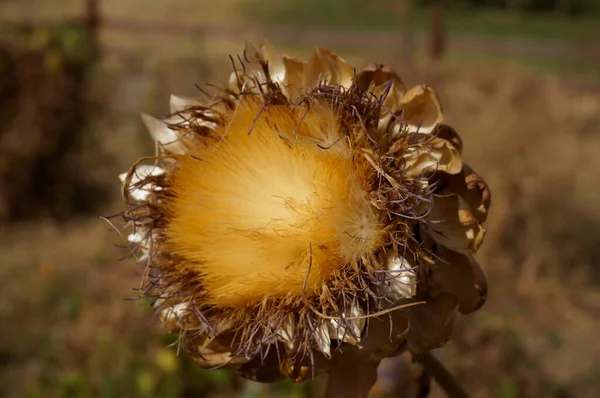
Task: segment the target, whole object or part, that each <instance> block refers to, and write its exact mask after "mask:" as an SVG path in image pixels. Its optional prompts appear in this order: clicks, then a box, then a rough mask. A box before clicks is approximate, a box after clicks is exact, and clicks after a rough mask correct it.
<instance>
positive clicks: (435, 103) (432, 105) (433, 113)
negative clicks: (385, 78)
mask: <svg viewBox="0 0 600 398" xmlns="http://www.w3.org/2000/svg"><path fill="white" fill-rule="evenodd" d="M401 107H402V120H403V121H404V122H405V123H406V124H407V125H408V130H409V131H410V132H417V133H421V134H429V133H431V132H432V131H433V130H434V129H435V127H436V126H437V125H438V123H441V122H442V121H443V120H444V115H443V113H442V106H441V104H440V100H439V99H438V96H437V94H436V93H435V91H433V89H432V88H431V87H429V86H427V85H421V86H416V87H413V88H411V89H410V90H408V91H407V92H406V94H404V97H403V98H402V101H401Z"/></svg>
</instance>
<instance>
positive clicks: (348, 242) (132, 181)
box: [121, 42, 490, 381]
mask: <svg viewBox="0 0 600 398" xmlns="http://www.w3.org/2000/svg"><path fill="white" fill-rule="evenodd" d="M143 119H144V122H145V123H146V125H147V127H148V129H149V130H150V133H151V134H152V137H153V138H154V140H155V141H156V142H157V147H158V153H157V155H156V156H155V157H152V158H144V159H142V160H141V161H139V162H138V163H136V164H135V165H134V166H133V167H132V168H131V169H130V170H129V172H127V173H125V174H123V175H121V180H122V181H123V193H124V199H125V202H126V203H127V207H126V210H125V211H124V212H123V217H124V219H125V220H126V221H127V222H128V223H129V225H130V226H132V227H133V231H132V233H131V235H129V238H128V239H129V242H130V243H131V244H132V245H134V246H135V247H136V248H137V249H139V252H140V254H141V257H140V258H139V261H141V262H143V263H144V264H146V266H147V272H146V273H145V275H144V281H143V288H144V294H145V295H147V296H151V297H154V298H155V302H154V307H155V309H156V311H157V313H158V315H159V318H160V319H161V320H162V322H163V323H164V325H165V326H166V327H167V328H168V329H169V330H171V331H173V332H175V333H178V334H179V335H180V336H181V342H182V343H183V345H184V346H185V348H186V349H187V351H188V352H189V354H190V355H191V356H192V357H194V359H195V360H196V361H197V362H198V363H199V364H200V365H202V366H204V367H209V368H212V367H220V366H230V367H235V368H237V369H238V372H239V373H240V374H241V375H242V376H244V377H248V378H251V379H254V380H259V381H273V380H278V379H280V378H284V377H289V378H291V379H293V380H296V381H300V380H304V379H306V378H310V377H312V376H314V375H316V374H317V373H320V372H323V371H330V372H331V375H332V376H331V377H332V378H335V374H336V372H337V370H336V369H343V367H344V366H348V365H347V363H348V361H346V360H343V359H342V358H347V359H351V360H350V362H352V361H354V359H355V360H356V363H361V364H362V365H360V366H370V368H373V367H375V368H376V365H377V363H378V361H379V360H381V359H382V358H384V357H386V356H393V355H396V354H398V353H401V352H402V351H404V350H407V349H408V350H411V351H412V352H423V351H427V350H430V349H433V348H436V347H439V346H441V345H443V344H444V342H445V341H446V340H447V338H448V336H449V334H450V331H451V328H452V322H453V319H454V317H455V315H456V313H457V311H460V312H463V313H468V312H471V311H474V310H476V309H478V308H479V307H480V306H481V305H482V304H483V301H484V300H485V293H486V284H485V279H484V277H483V274H482V272H481V269H480V268H479V265H478V264H477V263H476V262H475V260H474V259H473V257H472V255H473V254H474V253H475V251H476V250H477V249H478V247H479V245H480V244H481V242H482V239H483V235H484V232H485V231H484V229H483V226H482V224H483V222H484V221H485V218H486V216H487V212H488V209H489V204H490V196H489V190H488V188H487V186H486V184H485V182H484V181H483V180H482V179H481V178H480V177H479V176H478V175H477V174H475V173H474V172H473V171H472V170H471V169H470V168H469V167H468V166H467V165H465V164H464V163H463V161H462V159H461V151H462V142H461V140H460V137H459V136H458V134H457V133H456V132H455V131H454V130H453V129H452V128H451V127H449V126H447V125H444V124H442V122H443V116H442V109H441V106H440V103H439V100H438V97H437V96H436V94H435V92H434V91H433V90H432V89H431V88H430V87H429V86H426V85H422V86H417V87H414V88H411V89H410V90H407V89H406V88H405V86H404V84H403V83H402V81H401V80H400V78H399V77H398V76H397V75H396V74H395V73H394V72H393V71H392V70H391V69H389V68H388V67H385V66H382V65H377V64H373V65H371V66H368V67H366V68H365V69H363V70H362V71H359V72H356V71H355V70H354V69H353V68H352V67H351V66H350V65H348V64H347V63H346V62H345V61H344V60H343V59H341V58H340V57H338V56H337V55H335V54H333V53H331V52H329V51H327V50H324V49H320V48H318V49H316V50H315V52H314V53H313V55H312V56H311V57H310V59H309V60H308V61H307V62H302V61H299V60H297V59H295V58H292V57H288V56H283V57H280V56H278V55H277V54H276V53H275V51H274V50H273V49H272V47H271V46H270V44H269V43H268V42H266V43H265V44H264V45H263V46H262V47H261V49H260V50H256V49H255V48H253V47H252V46H250V45H248V46H247V47H246V50H245V52H244V57H241V58H239V62H237V63H234V71H233V73H232V75H231V78H230V82H229V86H228V87H224V88H221V89H220V90H219V91H218V93H217V94H216V95H215V96H208V95H206V96H203V97H200V98H180V97H172V98H171V114H170V115H169V116H167V117H165V118H163V119H155V118H152V117H150V116H147V115H144V116H143ZM352 358H354V359H352ZM357 366H358V365H357ZM370 371H371V370H369V372H370Z"/></svg>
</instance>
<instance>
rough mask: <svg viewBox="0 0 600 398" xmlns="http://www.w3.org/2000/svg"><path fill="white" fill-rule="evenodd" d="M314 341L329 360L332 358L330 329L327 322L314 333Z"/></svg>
mask: <svg viewBox="0 0 600 398" xmlns="http://www.w3.org/2000/svg"><path fill="white" fill-rule="evenodd" d="M314 333H315V334H314V341H315V344H316V345H317V348H318V349H319V350H320V351H321V352H322V353H323V355H325V356H326V357H327V358H330V357H331V339H330V338H329V327H328V325H327V323H326V322H323V323H322V324H321V325H319V327H317V328H316V330H315V332H314Z"/></svg>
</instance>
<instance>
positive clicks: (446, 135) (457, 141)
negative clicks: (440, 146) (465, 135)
mask: <svg viewBox="0 0 600 398" xmlns="http://www.w3.org/2000/svg"><path fill="white" fill-rule="evenodd" d="M433 134H434V135H435V136H436V137H438V138H441V139H443V140H446V141H448V142H449V143H451V144H452V145H453V146H454V147H455V148H456V150H457V151H458V153H459V154H462V150H463V142H462V138H460V135H458V133H457V132H456V130H454V129H453V128H452V127H450V126H448V125H447V124H440V125H438V127H437V128H436V129H435V131H434V132H433Z"/></svg>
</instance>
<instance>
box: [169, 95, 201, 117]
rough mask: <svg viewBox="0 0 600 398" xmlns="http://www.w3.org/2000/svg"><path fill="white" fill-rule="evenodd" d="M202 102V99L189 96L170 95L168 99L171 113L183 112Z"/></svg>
mask: <svg viewBox="0 0 600 398" xmlns="http://www.w3.org/2000/svg"><path fill="white" fill-rule="evenodd" d="M202 104H203V102H202V101H200V100H198V99H196V98H191V97H181V96H177V95H171V98H170V99H169V107H170V111H171V113H178V112H183V111H185V110H186V109H188V108H190V107H194V106H200V105H202Z"/></svg>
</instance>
